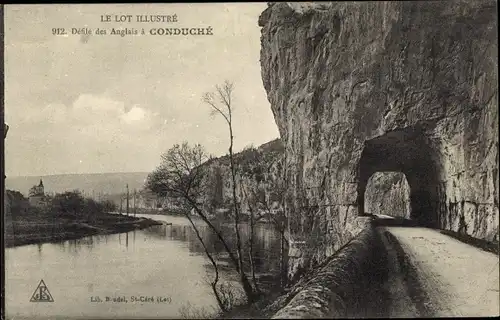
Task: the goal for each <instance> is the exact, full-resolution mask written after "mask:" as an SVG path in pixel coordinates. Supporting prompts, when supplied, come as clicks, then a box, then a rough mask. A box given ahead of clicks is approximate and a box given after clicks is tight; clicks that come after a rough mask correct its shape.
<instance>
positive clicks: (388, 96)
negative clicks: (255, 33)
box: [259, 0, 499, 274]
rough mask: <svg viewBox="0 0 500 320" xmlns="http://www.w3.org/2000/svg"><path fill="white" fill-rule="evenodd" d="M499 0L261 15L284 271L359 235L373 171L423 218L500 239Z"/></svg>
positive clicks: (288, 7)
mask: <svg viewBox="0 0 500 320" xmlns="http://www.w3.org/2000/svg"><path fill="white" fill-rule="evenodd" d="M496 6H497V4H496V2H494V1H470V0H467V1H465V0H464V1H412V2H406V1H400V2H327V3H321V4H315V3H270V4H269V7H268V8H267V9H266V10H265V11H264V12H263V13H262V14H261V16H260V18H259V25H260V26H261V27H262V31H261V32H262V36H261V67H262V79H263V84H264V87H265V89H266V91H267V95H268V99H269V101H270V103H271V107H272V111H273V113H274V116H275V119H276V123H277V125H278V127H279V130H280V134H281V140H282V142H283V144H284V147H285V164H284V170H285V176H286V181H287V182H286V183H287V186H288V188H287V190H289V192H288V193H287V196H286V198H287V201H286V212H287V213H288V214H289V215H290V232H291V237H292V240H293V241H292V242H293V243H296V245H291V247H290V253H291V256H295V257H296V258H295V260H294V261H295V262H292V263H291V270H292V271H291V273H292V274H293V273H295V272H298V271H299V270H300V269H301V268H309V267H311V266H314V265H317V264H319V263H321V262H322V261H325V259H326V258H327V257H329V256H331V255H332V254H333V253H334V252H335V251H336V250H338V249H339V248H340V247H342V246H343V245H344V244H345V243H347V242H348V241H349V240H351V239H352V238H353V237H354V236H356V235H357V234H358V233H359V232H360V231H361V230H362V228H360V227H359V225H358V223H357V222H356V219H357V218H356V217H358V215H360V214H362V213H363V208H364V201H365V199H364V194H365V190H366V186H367V183H368V180H369V178H370V177H371V176H372V175H373V174H374V173H376V172H384V171H399V172H403V173H404V174H405V175H406V177H407V180H408V184H409V186H410V189H411V194H410V202H411V210H412V211H411V214H410V215H411V217H412V218H413V219H415V220H416V221H419V223H420V224H422V225H428V226H435V227H439V228H442V229H447V230H453V231H458V232H461V233H465V234H468V235H471V236H473V237H477V238H481V239H487V240H498V220H499V219H498V216H499V211H498V106H497V105H498V88H497V81H498V74H497V69H498V46H497V22H496V12H497V7H496Z"/></svg>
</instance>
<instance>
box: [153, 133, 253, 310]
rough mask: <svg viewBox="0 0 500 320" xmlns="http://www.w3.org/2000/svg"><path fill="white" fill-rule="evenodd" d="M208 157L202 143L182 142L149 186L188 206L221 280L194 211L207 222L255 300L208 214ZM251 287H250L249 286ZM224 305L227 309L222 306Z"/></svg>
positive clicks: (164, 159) (165, 157) (249, 295)
mask: <svg viewBox="0 0 500 320" xmlns="http://www.w3.org/2000/svg"><path fill="white" fill-rule="evenodd" d="M207 159H208V157H207V154H206V152H205V150H204V149H203V147H202V146H201V145H195V146H194V147H190V146H189V145H188V144H187V143H186V142H184V143H183V144H182V145H178V144H176V145H174V146H173V147H172V148H171V149H169V150H168V151H167V152H166V153H165V154H163V155H162V162H161V164H160V165H159V166H158V167H157V168H156V169H155V170H154V171H153V172H152V173H150V174H149V175H148V178H147V180H146V187H147V188H148V189H149V190H151V191H152V192H153V193H155V194H156V195H158V196H161V197H168V198H169V199H172V200H174V201H175V202H176V203H177V204H179V205H180V206H182V207H184V208H185V216H186V217H187V218H188V219H189V221H190V222H191V225H192V226H193V228H194V229H195V232H196V233H197V236H198V239H200V241H201V243H202V245H203V246H204V248H205V253H206V254H207V256H208V258H209V259H210V260H211V262H212V264H213V265H214V267H215V269H216V280H218V271H217V264H216V263H215V260H214V259H213V258H212V256H211V255H210V253H209V251H208V250H207V248H206V246H205V245H204V242H203V240H202V239H201V237H200V236H199V233H198V232H197V229H196V226H195V225H194V223H193V222H192V219H191V217H190V215H189V212H191V211H192V210H193V211H194V212H195V213H196V214H197V215H198V216H199V217H200V218H201V219H202V220H203V221H204V222H205V223H206V225H207V226H208V227H209V228H210V230H212V232H213V233H214V234H215V235H216V236H217V238H218V240H219V241H220V242H221V244H222V245H223V247H224V250H225V251H226V252H227V254H228V256H229V259H230V261H231V262H232V263H233V265H234V267H235V269H236V272H237V273H238V274H239V275H240V280H241V284H242V286H243V289H244V290H245V294H246V295H247V298H248V299H249V300H252V299H253V291H252V287H251V285H250V283H249V282H248V279H247V277H246V275H245V273H244V270H243V268H241V264H240V263H239V261H238V258H237V257H236V256H235V255H234V253H233V252H232V250H231V248H230V247H229V245H228V243H227V242H226V240H225V239H224V237H223V235H222V233H221V231H220V230H219V229H218V228H217V227H215V225H214V224H213V223H212V222H211V221H210V219H209V217H208V215H207V213H206V212H205V211H204V210H203V206H204V204H203V201H204V200H205V199H204V198H203V195H204V194H205V192H206V191H207V189H208V186H207V185H205V184H206V183H207V179H206V174H207V172H206V169H207V168H206V166H203V163H204V162H205V161H206V160H207ZM216 282H217V281H215V284H214V283H212V289H213V290H214V293H215V294H216V298H217V299H218V302H220V301H219V298H220V296H218V293H216V291H217V290H216V289H217V283H216ZM248 288H250V289H248ZM221 308H224V307H223V306H221Z"/></svg>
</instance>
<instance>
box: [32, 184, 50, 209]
mask: <svg viewBox="0 0 500 320" xmlns="http://www.w3.org/2000/svg"><path fill="white" fill-rule="evenodd" d="M28 199H29V202H30V205H32V206H34V207H43V206H45V204H46V196H45V189H44V186H43V181H42V179H40V183H39V184H38V185H35V186H33V187H31V189H30V192H29V198H28Z"/></svg>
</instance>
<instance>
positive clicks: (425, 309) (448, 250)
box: [378, 217, 500, 317]
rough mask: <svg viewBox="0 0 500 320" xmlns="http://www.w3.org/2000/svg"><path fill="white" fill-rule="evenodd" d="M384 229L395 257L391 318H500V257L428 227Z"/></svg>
mask: <svg viewBox="0 0 500 320" xmlns="http://www.w3.org/2000/svg"><path fill="white" fill-rule="evenodd" d="M384 218H386V217H384ZM378 230H379V232H381V234H382V235H383V241H384V243H385V246H386V248H387V250H388V253H389V256H388V257H389V279H388V281H387V282H386V283H385V284H384V286H385V290H387V292H388V295H389V297H390V299H389V300H390V301H391V303H390V306H389V313H390V314H389V315H388V316H389V317H431V316H435V317H452V316H454V317H465V316H498V315H499V314H500V311H499V304H500V302H499V301H500V294H499V257H498V256H497V255H495V254H493V253H489V252H486V251H483V250H481V249H478V248H476V247H473V246H471V245H468V244H465V243H463V242H461V241H459V240H456V239H454V238H452V237H449V236H447V235H444V234H442V233H440V232H439V231H437V230H432V229H428V228H421V227H399V226H380V227H378Z"/></svg>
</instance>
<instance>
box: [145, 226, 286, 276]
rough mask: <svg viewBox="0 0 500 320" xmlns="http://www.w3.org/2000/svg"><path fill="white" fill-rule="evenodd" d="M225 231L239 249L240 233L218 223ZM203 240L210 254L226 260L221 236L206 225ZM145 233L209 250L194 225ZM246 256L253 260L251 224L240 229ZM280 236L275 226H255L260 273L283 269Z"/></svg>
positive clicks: (202, 251) (198, 251) (197, 250)
mask: <svg viewBox="0 0 500 320" xmlns="http://www.w3.org/2000/svg"><path fill="white" fill-rule="evenodd" d="M217 227H218V228H219V230H221V231H222V234H223V237H224V239H225V241H226V242H227V244H228V246H229V248H230V249H231V250H233V251H234V250H236V235H235V232H234V229H233V226H231V225H230V224H222V225H218V226H217ZM197 228H198V230H199V232H200V235H201V236H202V239H203V242H204V243H205V245H206V246H207V249H208V251H209V252H210V253H213V254H216V256H217V257H218V258H219V260H221V261H222V260H224V253H225V250H224V246H223V244H222V243H221V241H220V240H219V239H218V237H217V235H216V234H215V233H214V232H212V231H211V229H210V228H209V227H208V226H206V225H201V224H200V225H198V226H197ZM144 233H146V234H148V235H149V236H150V237H151V238H155V239H161V240H174V241H179V242H185V243H187V247H188V249H189V251H190V252H191V253H193V254H198V255H205V249H204V248H203V245H202V244H201V243H200V241H199V239H198V238H197V236H196V233H195V232H194V230H193V228H192V226H191V225H182V224H172V225H158V226H153V227H151V228H148V229H145V230H144ZM240 234H241V241H242V249H243V256H244V257H245V259H246V262H247V265H248V262H249V245H248V241H249V238H250V227H249V226H248V224H242V225H241V228H240ZM279 252H280V242H279V235H278V234H277V233H276V232H275V231H274V230H273V229H272V227H271V226H268V225H262V224H259V225H257V226H255V228H254V243H253V253H254V260H255V267H256V271H257V272H277V271H278V270H279V259H278V258H279Z"/></svg>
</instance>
